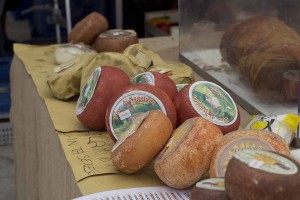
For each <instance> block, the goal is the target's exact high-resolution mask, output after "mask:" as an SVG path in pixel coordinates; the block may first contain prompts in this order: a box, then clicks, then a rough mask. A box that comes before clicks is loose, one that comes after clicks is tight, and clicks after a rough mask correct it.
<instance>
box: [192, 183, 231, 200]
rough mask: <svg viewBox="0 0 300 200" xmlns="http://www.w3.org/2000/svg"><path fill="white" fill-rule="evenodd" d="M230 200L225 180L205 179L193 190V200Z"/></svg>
mask: <svg viewBox="0 0 300 200" xmlns="http://www.w3.org/2000/svg"><path fill="white" fill-rule="evenodd" d="M199 199H201V200H228V197H227V195H226V192H225V183H224V178H210V179H204V180H201V181H199V182H197V183H196V185H195V186H194V187H193V188H192V192H191V200H199Z"/></svg>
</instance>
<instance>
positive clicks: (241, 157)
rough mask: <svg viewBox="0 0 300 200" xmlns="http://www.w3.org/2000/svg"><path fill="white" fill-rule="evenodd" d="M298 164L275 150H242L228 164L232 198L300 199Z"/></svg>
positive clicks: (226, 177)
mask: <svg viewBox="0 0 300 200" xmlns="http://www.w3.org/2000/svg"><path fill="white" fill-rule="evenodd" d="M299 167H300V165H299V164H298V163H296V162H295V161H294V160H292V159H290V158H289V157H287V156H284V155H280V154H277V153H275V152H268V151H262V150H250V149H248V150H244V151H240V152H238V153H236V154H235V155H234V157H233V158H232V159H231V160H230V162H229V164H228V168H227V171H226V176H225V188H226V193H227V195H228V197H229V198H230V199H231V200H241V199H245V200H257V199H259V200H283V199H288V200H299V199H300V192H299V188H300V171H299V170H300V169H299Z"/></svg>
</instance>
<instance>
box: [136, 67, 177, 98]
mask: <svg viewBox="0 0 300 200" xmlns="http://www.w3.org/2000/svg"><path fill="white" fill-rule="evenodd" d="M131 84H150V85H153V86H156V87H158V88H160V89H162V90H163V91H164V92H165V93H167V94H168V95H169V97H170V98H171V99H173V98H174V96H175V94H176V93H177V87H176V84H175V83H174V81H173V80H172V79H171V78H170V77H169V76H168V75H167V74H162V73H159V72H154V71H149V72H144V73H141V74H138V75H136V76H135V77H133V79H132V80H131Z"/></svg>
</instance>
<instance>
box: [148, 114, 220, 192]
mask: <svg viewBox="0 0 300 200" xmlns="http://www.w3.org/2000/svg"><path fill="white" fill-rule="evenodd" d="M222 139H223V134H222V132H221V130H220V129H219V128H218V127H217V126H216V125H215V124H213V123H211V122H210V121H208V120H206V119H204V118H202V117H194V118H190V119H188V120H186V121H185V122H184V123H183V124H181V125H180V126H179V127H178V128H177V129H176V130H174V132H173V135H172V137H171V138H170V140H169V142H168V143H167V144H166V146H165V147H164V149H163V150H162V151H161V152H160V153H159V154H158V156H157V157H156V158H155V160H154V170H155V172H156V174H157V175H158V177H159V178H160V179H161V180H162V181H163V182H164V183H166V184H167V185H168V186H170V187H173V188H177V189H183V188H187V187H189V186H192V185H193V184H194V183H196V182H197V181H199V180H200V179H201V178H202V177H203V176H204V175H205V174H206V173H207V171H208V169H209V165H210V161H211V158H212V153H213V150H214V148H215V147H216V146H217V145H218V144H219V143H220V142H221V141H222Z"/></svg>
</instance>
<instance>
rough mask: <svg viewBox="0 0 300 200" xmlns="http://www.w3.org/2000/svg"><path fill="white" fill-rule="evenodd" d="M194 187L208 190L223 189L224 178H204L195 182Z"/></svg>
mask: <svg viewBox="0 0 300 200" xmlns="http://www.w3.org/2000/svg"><path fill="white" fill-rule="evenodd" d="M196 187H198V188H204V189H208V190H218V191H225V181H224V178H210V179H205V180H202V181H199V182H198V183H196Z"/></svg>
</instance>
